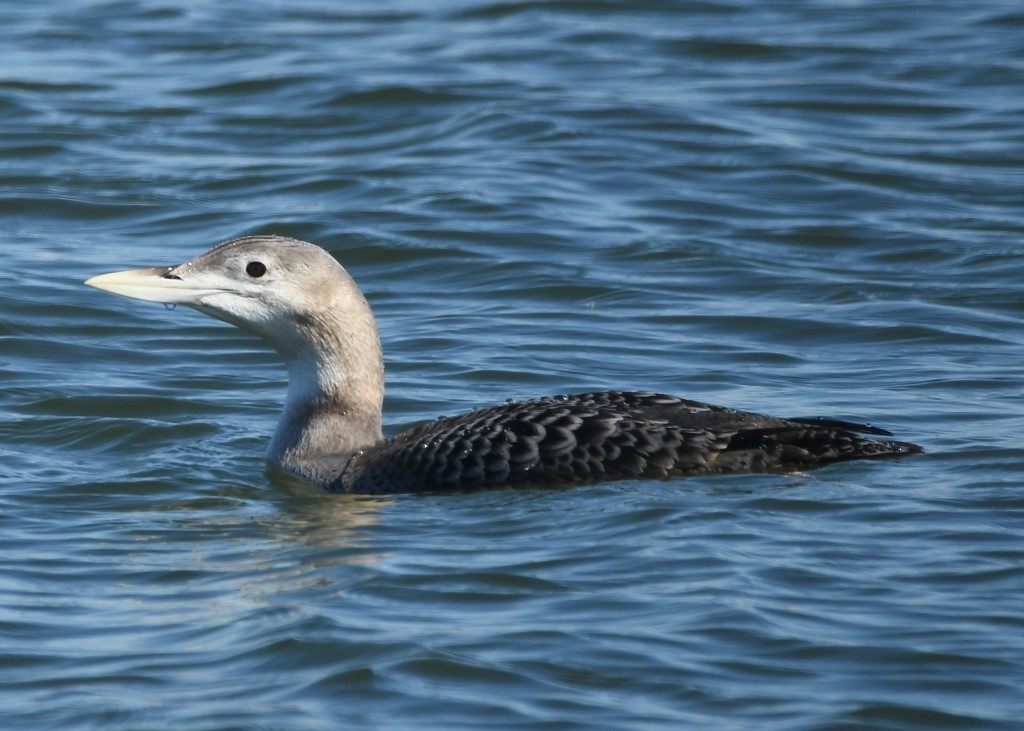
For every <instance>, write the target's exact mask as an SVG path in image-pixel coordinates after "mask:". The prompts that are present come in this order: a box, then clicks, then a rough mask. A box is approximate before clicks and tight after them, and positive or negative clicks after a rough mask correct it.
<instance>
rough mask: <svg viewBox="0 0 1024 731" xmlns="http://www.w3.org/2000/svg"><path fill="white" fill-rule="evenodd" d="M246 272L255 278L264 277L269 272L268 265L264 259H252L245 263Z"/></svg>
mask: <svg viewBox="0 0 1024 731" xmlns="http://www.w3.org/2000/svg"><path fill="white" fill-rule="evenodd" d="M245 273H246V274H248V275H249V276H250V277H253V278H259V277H262V276H263V275H264V274H266V273H267V265H266V264H264V263H263V262H262V261H250V262H249V263H248V264H246V265H245Z"/></svg>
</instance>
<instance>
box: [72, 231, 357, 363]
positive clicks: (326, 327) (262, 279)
mask: <svg viewBox="0 0 1024 731" xmlns="http://www.w3.org/2000/svg"><path fill="white" fill-rule="evenodd" d="M86 284H88V285H90V286H93V287H97V288H99V289H104V290H107V291H109V292H113V293H115V294H120V295H123V296H126V297H133V298H135V299H142V300H150V301H154V302H163V303H165V304H183V305H186V306H188V307H191V308H193V309H196V310H199V311H200V312H203V313H205V314H207V315H210V316H211V317H216V318H217V319H219V320H224V321H225V322H229V323H231V324H232V325H236V326H238V327H241V328H243V329H245V330H248V331H250V332H253V333H255V334H257V335H259V336H260V337H262V338H264V339H265V340H266V341H267V342H269V343H270V344H271V345H273V346H274V348H275V349H276V350H277V351H278V352H280V353H281V355H283V356H284V357H285V359H286V360H289V361H290V360H292V359H293V358H295V357H303V356H306V355H308V352H309V349H310V348H313V349H319V348H323V347H325V346H332V345H334V346H336V345H340V343H336V344H335V343H326V342H325V338H326V337H328V336H329V335H330V334H331V333H333V334H337V330H338V329H339V327H340V328H341V329H346V327H345V326H346V325H348V326H349V327H354V328H356V329H357V330H358V329H364V330H365V329H366V328H367V327H369V328H370V329H371V331H372V335H373V336H374V337H376V326H375V325H374V324H373V316H372V314H370V310H369V306H368V305H367V304H366V301H365V299H364V298H363V296H362V293H361V292H360V291H359V288H358V287H357V286H356V284H355V282H354V281H353V280H352V278H351V277H350V276H349V275H348V272H346V271H345V269H344V268H343V267H342V266H341V265H340V264H339V263H338V262H337V261H336V260H335V259H334V257H333V256H331V255H330V254H328V253H327V252H326V251H324V250H323V249H321V248H320V247H319V246H315V245H313V244H309V243H306V242H305V241H299V240H297V239H290V238H285V237H283V236H246V237H243V238H239V239H233V240H231V241H226V242H224V243H223V244H220V245H218V246H215V247H214V248H212V249H210V250H209V251H207V252H205V253H203V254H200V255H199V256H197V257H196V258H194V259H191V260H189V261H187V262H185V263H184V264H179V265H178V266H169V267H155V268H151V269H136V270H132V271H126V272H115V273H113V274H104V275H101V276H98V277H93V278H92V279H89V280H88V281H87V282H86Z"/></svg>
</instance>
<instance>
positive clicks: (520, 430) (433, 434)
mask: <svg viewBox="0 0 1024 731" xmlns="http://www.w3.org/2000/svg"><path fill="white" fill-rule="evenodd" d="M896 444H898V443H895V442H878V441H875V440H871V439H867V438H865V437H861V436H859V435H857V434H854V433H852V432H851V431H848V430H847V429H842V428H838V427H835V426H833V425H831V424H828V425H821V426H817V425H809V424H807V423H805V422H796V421H789V420H786V419H777V418H774V417H768V416H762V415H760V414H753V413H749V412H744V411H736V410H733V409H726V408H723V407H719V406H712V405H710V404H704V403H700V402H698V401H689V400H686V399H680V398H676V397H674V396H665V395H662V394H655V393H630V392H619V391H610V392H600V393H586V394H577V395H573V396H553V397H546V398H538V399H531V400H529V401H519V402H513V403H506V404H503V405H501V406H495V407H491V408H486V409H478V410H476V411H471V412H469V413H466V414H462V415H460V416H456V417H451V418H441V419H437V420H436V421H432V422H429V423H426V424H422V425H420V426H417V427H415V428H413V429H410V430H409V431H406V432H403V433H401V434H399V435H398V436H396V437H394V438H392V439H389V440H387V441H385V442H382V443H380V444H378V445H375V446H373V447H371V448H369V449H367V450H365V451H364V452H361V453H359V454H357V455H355V456H354V457H353V458H352V459H351V460H350V461H349V463H348V465H347V467H346V469H345V470H344V472H343V473H342V474H341V476H340V477H339V478H338V479H337V480H336V481H335V483H334V484H333V485H332V486H331V489H332V490H335V491H339V492H356V493H397V492H420V491H450V490H467V489H478V488H485V487H497V486H501V485H520V486H526V485H559V484H563V485H564V484H572V483H579V482H595V481H600V480H608V479H624V478H631V477H647V478H660V477H667V476H670V475H681V474H702V473H713V472H736V471H749V470H769V469H799V468H802V467H808V466H813V465H817V464H824V463H826V462H832V461H838V460H842V459H853V458H857V457H867V456H882V455H883V454H885V455H889V454H893V453H894V449H895V448H894V446H893V445H896ZM910 446H912V445H910Z"/></svg>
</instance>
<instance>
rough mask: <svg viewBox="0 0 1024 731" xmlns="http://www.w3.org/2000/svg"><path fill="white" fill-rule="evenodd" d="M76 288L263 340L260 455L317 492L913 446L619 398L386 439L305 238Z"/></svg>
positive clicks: (897, 452)
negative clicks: (271, 426)
mask: <svg viewBox="0 0 1024 731" xmlns="http://www.w3.org/2000/svg"><path fill="white" fill-rule="evenodd" d="M85 284H87V285H89V286H92V287H96V288H98V289H101V290H106V291H108V292H112V293H114V294H118V295H122V296H125V297H131V298H135V299H141V300H149V301H153V302H162V303H164V304H165V305H167V306H168V307H171V306H173V305H177V304H181V305H186V306H188V307H191V308H193V309H196V310H198V311H200V312H203V313H205V314H207V315H210V316H212V317H215V318H217V319H219V320H224V321H225V322H229V323H231V324H232V325H237V326H238V327H241V328H243V329H245V330H248V331H250V332H252V333H255V334H256V335H258V336H260V337H261V338H263V339H264V340H265V341H267V342H268V343H269V344H270V345H271V346H273V347H274V349H276V350H277V352H278V353H279V354H280V355H281V356H282V357H283V358H284V360H285V362H286V364H287V366H288V394H287V397H286V400H285V405H284V413H283V414H282V416H281V418H280V421H279V423H278V425H277V429H276V431H275V432H274V435H273V437H272V439H271V441H270V446H269V449H268V451H267V459H268V460H269V461H270V462H273V463H275V464H277V465H279V466H281V467H283V468H285V469H286V470H289V471H291V472H293V473H295V474H297V475H299V476H301V477H303V478H305V479H306V480H308V481H309V482H312V483H314V484H315V485H318V486H320V487H323V488H325V489H327V490H328V491H331V492H339V493H357V494H384V493H408V492H444V491H454V490H471V489H479V488H495V487H503V486H508V487H523V486H559V485H570V484H578V483H589V482H598V481H602V480H621V479H627V478H667V477H673V476H682V475H706V474H721V473H730V472H752V471H779V472H787V471H798V470H803V469H805V468H810V467H816V466H819V465H825V464H829V463H833V462H841V461H845V460H851V459H863V458H878V457H897V456H902V455H909V454H913V453H917V452H922V451H923V449H922V448H921V447H919V446H918V445H916V444H910V443H907V442H897V441H890V440H885V439H873V438H870V437H866V436H862V434H870V435H873V436H881V437H888V436H892V435H891V434H890V433H889V432H887V431H885V430H883V429H879V428H877V427H873V426H869V425H866V424H856V423H851V422H846V421H841V420H838V419H826V418H814V419H805V418H794V419H782V418H776V417H772V416H764V415H761V414H756V413H750V412H745V411H737V410H734V409H730V408H725V407H721V406H713V405H711V404H705V403H701V402H699V401H691V400H688V399H683V398H677V397H675V396H668V395H664V394H660V393H650V392H627V391H601V392H595V393H580V394H574V395H568V396H549V397H540V398H534V399H528V400H525V401H510V402H506V403H504V404H502V405H499V406H492V407H490V408H481V409H477V410H474V411H469V412H468V413H464V414H460V415H458V416H451V417H441V418H438V419H436V420H435V421H431V422H428V423H424V424H421V425H419V426H416V427H413V428H412V429H409V430H407V431H404V432H402V433H400V434H398V435H397V436H394V437H391V438H389V439H385V438H384V436H383V432H382V429H381V407H382V404H383V398H384V360H383V355H382V352H381V345H380V337H379V335H378V332H377V325H376V321H375V320H374V316H373V313H372V311H371V310H370V306H369V304H368V303H367V301H366V299H365V298H364V297H363V294H362V292H361V291H360V290H359V287H358V286H357V285H356V283H355V281H354V280H353V279H352V277H351V276H349V274H348V272H346V271H345V269H344V268H343V267H342V266H341V265H340V264H339V263H338V262H337V260H335V258H334V257H333V256H331V254H329V253H328V252H327V251H325V250H324V249H322V248H320V247H319V246H316V245H314V244H310V243H306V242H304V241H299V240H297V239H292V238H285V237H282V236H270V235H268V236H246V237H242V238H237V239H232V240H230V241H226V242H224V243H222V244H219V245H218V246H215V247H214V248H212V249H210V250H209V251H207V252H205V253H203V254H200V255H199V256H197V257H196V258H194V259H192V260H190V261H187V262H185V263H184V264H179V265H178V266H163V267H155V268H150V269H135V270H131V271H122V272H114V273H111V274H102V275H99V276H96V277H93V278H91V279H89V280H87V281H86V282H85Z"/></svg>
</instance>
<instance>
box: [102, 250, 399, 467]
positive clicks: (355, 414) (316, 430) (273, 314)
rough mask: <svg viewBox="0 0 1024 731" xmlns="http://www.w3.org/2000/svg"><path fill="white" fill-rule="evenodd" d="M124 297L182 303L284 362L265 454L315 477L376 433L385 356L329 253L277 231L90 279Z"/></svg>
mask: <svg viewBox="0 0 1024 731" xmlns="http://www.w3.org/2000/svg"><path fill="white" fill-rule="evenodd" d="M86 284H88V285H90V286H93V287H97V288H98V289H103V290H107V291H109V292H113V293H115V294H120V295H123V296H125V297H133V298H135V299H142V300H149V301H152V302H163V303H165V304H182V305H187V306H188V307H191V308H193V309H196V310H199V311H200V312H204V313H206V314H207V315H210V316H212V317H216V318H217V319H219V320H224V321H225V322H229V323H231V324H232V325H237V326H238V327H241V328H244V329H246V330H249V331H250V332H253V333H255V334H257V335H259V336H260V337H262V338H263V339H264V340H266V341H267V342H269V343H270V344H271V345H273V346H274V348H275V349H276V350H277V351H278V352H279V353H280V354H281V355H282V356H283V357H284V359H285V361H286V362H287V364H288V371H289V378H288V397H287V399H286V401H285V409H284V414H283V415H282V417H281V420H280V422H279V423H278V427H277V431H276V432H275V433H274V438H273V439H272V440H271V443H270V449H269V452H268V455H269V457H270V458H271V459H272V460H273V461H275V462H277V463H278V464H282V465H284V466H286V467H288V468H289V469H292V470H293V471H295V472H298V473H299V474H302V475H305V476H307V477H309V478H310V479H314V480H315V479H318V477H317V476H318V475H320V472H321V471H322V469H321V464H322V459H323V457H324V456H325V455H339V454H340V455H348V454H351V453H352V452H354V451H356V450H358V449H362V448H363V447H365V446H366V445H368V444H372V443H374V442H375V441H377V440H379V439H380V438H381V429H380V420H381V413H380V412H381V402H382V400H383V394H384V362H383V357H382V355H381V350H380V338H379V336H378V334H377V325H376V323H375V322H374V319H373V313H372V312H371V311H370V306H369V305H368V304H367V302H366V300H365V299H364V298H363V295H362V293H361V292H360V291H359V288H358V287H357V286H356V283H355V282H354V281H352V278H351V277H350V276H349V275H348V272H346V271H345V270H344V269H343V268H342V266H341V265H340V264H339V263H338V262H337V261H335V259H334V257H332V256H331V255H330V254H328V253H327V252H326V251H324V250H323V249H321V248H320V247H318V246H314V245H313V244H307V243H306V242H304V241H298V240H296V239H289V238H284V237H282V236H246V237H244V238H240V239H234V240H232V241H227V242H225V243H223V244H220V245H219V246H215V247H214V248H212V249H210V250H209V251H207V252H205V253H203V254H200V255H199V256H197V257H196V258H194V259H191V260H190V261H187V262H185V263H184V264H179V265H178V266H167V267H154V268H151V269H135V270H132V271H126V272H114V273H113V274H103V275H101V276H98V277H93V278H92V279H90V280H88V281H87V282H86Z"/></svg>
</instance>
